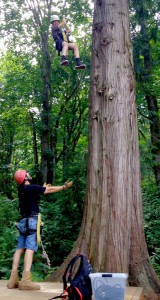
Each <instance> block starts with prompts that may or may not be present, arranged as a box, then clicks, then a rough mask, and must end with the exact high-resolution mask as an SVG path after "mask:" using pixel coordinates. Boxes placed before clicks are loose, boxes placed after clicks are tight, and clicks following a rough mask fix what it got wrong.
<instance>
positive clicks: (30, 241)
mask: <svg viewBox="0 0 160 300" xmlns="http://www.w3.org/2000/svg"><path fill="white" fill-rule="evenodd" d="M26 224H27V219H26V218H24V219H22V220H20V222H19V223H18V224H17V228H18V229H19V231H20V236H19V237H18V243H17V249H21V248H25V249H30V250H33V251H37V249H38V244H37V233H36V230H37V217H31V218H28V229H29V230H33V231H34V230H35V232H34V233H33V234H29V235H25V233H26Z"/></svg>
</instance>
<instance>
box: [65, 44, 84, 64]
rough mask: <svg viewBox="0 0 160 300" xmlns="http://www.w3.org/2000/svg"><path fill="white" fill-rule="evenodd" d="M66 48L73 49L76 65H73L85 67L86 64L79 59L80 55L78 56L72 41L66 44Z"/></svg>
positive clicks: (77, 50)
mask: <svg viewBox="0 0 160 300" xmlns="http://www.w3.org/2000/svg"><path fill="white" fill-rule="evenodd" d="M68 49H69V50H73V52H74V57H75V60H76V66H75V67H76V69H85V68H86V65H85V64H84V63H83V61H81V60H80V57H79V49H78V46H77V45H76V44H74V43H69V44H68Z"/></svg>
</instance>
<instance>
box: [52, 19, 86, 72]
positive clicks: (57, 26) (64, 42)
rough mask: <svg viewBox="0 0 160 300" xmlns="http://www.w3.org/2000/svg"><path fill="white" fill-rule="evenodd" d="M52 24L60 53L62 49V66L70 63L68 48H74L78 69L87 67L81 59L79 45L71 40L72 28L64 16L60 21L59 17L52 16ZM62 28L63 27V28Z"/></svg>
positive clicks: (53, 34)
mask: <svg viewBox="0 0 160 300" xmlns="http://www.w3.org/2000/svg"><path fill="white" fill-rule="evenodd" d="M51 24H52V36H53V38H54V41H55V44H56V50H58V55H60V52H61V51H62V58H61V66H67V65H68V63H69V62H68V59H67V58H66V56H67V53H68V50H73V54H74V57H75V60H76V65H75V68H76V69H85V68H86V65H85V64H84V63H83V62H82V61H81V60H80V57H79V49H78V46H77V45H76V44H74V43H72V42H70V40H69V35H70V32H71V29H70V28H69V27H68V25H67V24H66V19H65V18H64V17H63V19H62V22H61V23H60V20H59V17H58V16H57V15H53V16H52V17H51ZM61 28H62V29H61Z"/></svg>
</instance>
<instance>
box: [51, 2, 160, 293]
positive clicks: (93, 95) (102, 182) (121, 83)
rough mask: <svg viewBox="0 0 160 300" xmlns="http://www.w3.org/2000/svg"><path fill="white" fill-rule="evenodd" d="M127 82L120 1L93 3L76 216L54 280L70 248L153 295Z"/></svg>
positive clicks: (129, 67) (127, 44) (126, 35)
mask: <svg viewBox="0 0 160 300" xmlns="http://www.w3.org/2000/svg"><path fill="white" fill-rule="evenodd" d="M140 181H141V178H140V164H139V145H138V130H137V116H136V105H135V80H134V71H133V59H132V45H131V40H130V30H129V9H128V1H127V0H113V1H109V0H98V1H95V6H94V19H93V46H92V66H91V82H90V96H89V157H88V173H87V190H86V197H85V206H84V215H83V221H82V226H81V229H80V234H79V237H78V239H77V241H76V243H75V246H74V248H73V249H72V251H71V253H70V254H69V256H68V258H67V259H66V260H65V262H64V263H63V264H62V266H61V267H60V268H59V269H58V271H57V272H55V273H53V274H52V276H51V277H50V279H52V280H59V279H61V275H62V273H63V270H64V267H65V265H66V264H67V263H68V260H70V258H71V257H72V256H73V255H75V253H79V252H84V253H86V254H87V255H88V256H89V258H90V259H91V262H92V264H93V268H94V270H95V271H98V272H127V273H128V274H129V284H130V285H134V286H142V287H144V288H145V293H146V295H147V296H151V297H152V299H153V298H154V297H155V295H156V294H155V292H156V293H158V292H159V290H160V282H159V280H158V279H157V277H156V274H155V272H154V270H153V268H152V266H151V265H150V262H149V256H148V251H147V246H146V242H145V236H144V229H143V214H142V201H141V188H140Z"/></svg>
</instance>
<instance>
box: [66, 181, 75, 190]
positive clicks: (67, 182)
mask: <svg viewBox="0 0 160 300" xmlns="http://www.w3.org/2000/svg"><path fill="white" fill-rule="evenodd" d="M72 184H73V182H72V181H69V180H67V181H66V182H65V184H64V187H65V189H69V188H70V187H71V186H72Z"/></svg>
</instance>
